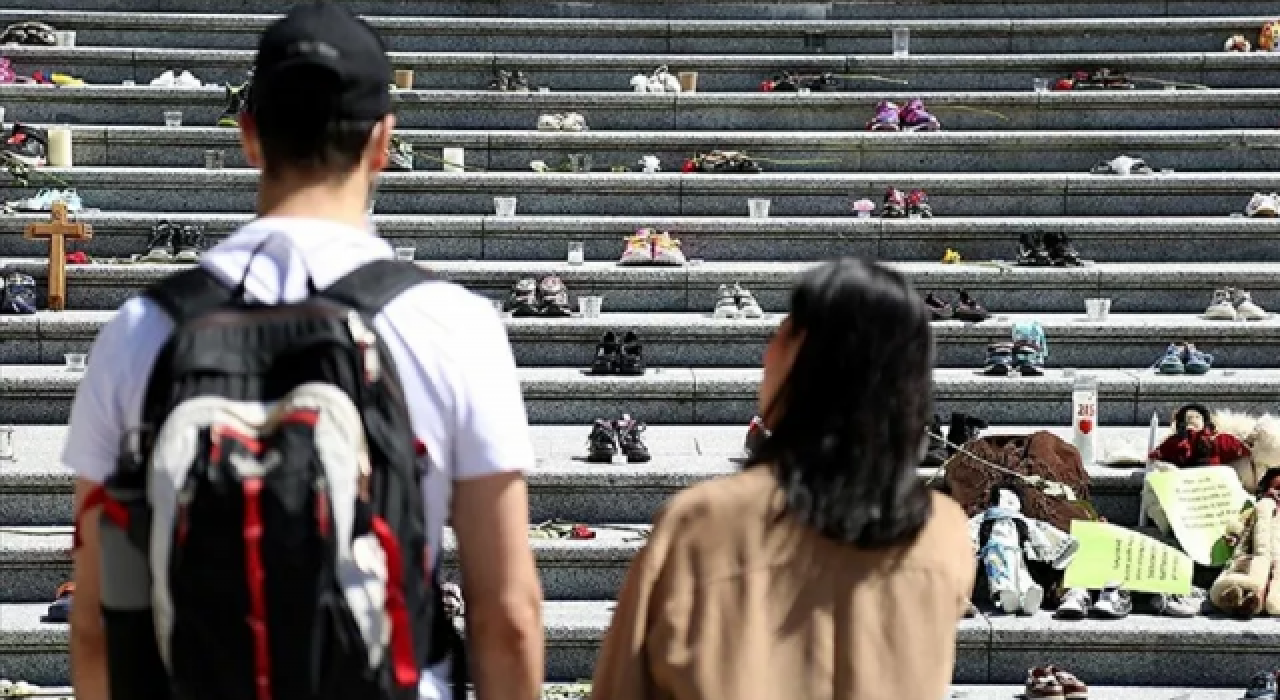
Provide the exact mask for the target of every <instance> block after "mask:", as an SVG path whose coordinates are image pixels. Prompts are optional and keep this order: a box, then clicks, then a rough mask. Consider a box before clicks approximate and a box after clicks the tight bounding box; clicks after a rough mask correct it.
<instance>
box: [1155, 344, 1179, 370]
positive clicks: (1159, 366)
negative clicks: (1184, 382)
mask: <svg viewBox="0 0 1280 700" xmlns="http://www.w3.org/2000/svg"><path fill="white" fill-rule="evenodd" d="M1185 350H1186V346H1184V345H1183V344H1181V343H1170V344H1169V347H1168V348H1166V349H1165V351H1164V357H1162V358H1160V359H1159V360H1158V361H1156V370H1157V371H1158V372H1160V374H1182V373H1183V372H1185V371H1186V367H1185V366H1184V365H1183V364H1182V354H1183V352H1184V351H1185Z"/></svg>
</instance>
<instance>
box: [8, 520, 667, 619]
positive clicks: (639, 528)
mask: <svg viewBox="0 0 1280 700" xmlns="http://www.w3.org/2000/svg"><path fill="white" fill-rule="evenodd" d="M591 527H592V529H593V530H595V532H596V538H595V539H592V540H543V539H532V540H530V544H531V545H532V547H533V554H534V558H535V559H536V561H537V566H538V574H539V577H540V578H541V580H542V592H543V595H544V596H545V597H546V598H547V600H558V601H559V600H612V599H614V598H615V597H616V596H617V595H618V591H619V590H620V589H621V588H622V581H623V578H624V577H625V576H626V573H627V567H628V566H630V564H631V559H632V558H633V557H635V555H636V553H637V552H639V551H640V548H641V547H642V546H644V543H645V541H646V539H647V537H648V532H649V529H650V528H649V526H648V525H609V524H595V523H593V524H592V526H591ZM441 556H442V557H443V559H442V566H443V571H442V573H443V575H444V577H445V579H446V580H449V581H458V580H460V578H461V576H460V573H459V571H458V569H457V566H458V543H457V539H456V537H455V536H454V534H453V532H452V531H451V530H450V531H447V532H446V533H445V538H444V544H443V546H442V549H441ZM70 579H71V527H70V526H69V525H68V526H44V527H6V526H0V603H24V602H39V601H46V602H47V601H48V600H50V599H51V598H52V596H53V592H54V591H56V590H57V588H58V586H60V585H62V584H63V583H65V582H66V581H68V580H70Z"/></svg>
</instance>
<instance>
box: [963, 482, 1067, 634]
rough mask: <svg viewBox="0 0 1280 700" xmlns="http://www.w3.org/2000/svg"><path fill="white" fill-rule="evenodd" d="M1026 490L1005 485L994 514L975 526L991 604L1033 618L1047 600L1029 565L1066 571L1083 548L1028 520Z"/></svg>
mask: <svg viewBox="0 0 1280 700" xmlns="http://www.w3.org/2000/svg"><path fill="white" fill-rule="evenodd" d="M1019 490H1020V489H1019V488H1018V487H1017V486H1016V485H1013V484H1009V483H1004V484H1000V485H997V486H996V487H995V488H993V489H992V490H991V494H990V498H989V499H988V503H989V505H988V508H987V509H986V510H985V511H983V512H981V513H979V514H977V515H975V516H973V517H972V518H971V519H970V520H969V537H970V538H971V539H972V540H973V544H974V547H975V549H976V550H977V552H978V559H979V560H980V562H981V564H982V573H983V574H985V575H986V579H987V590H988V591H989V592H990V594H991V600H992V602H993V603H995V604H996V606H997V607H999V608H1000V610H1002V611H1004V612H1005V613H1021V614H1024V615H1032V614H1034V613H1035V612H1036V611H1037V610H1039V609H1040V603H1041V602H1042V601H1043V600H1044V587H1043V586H1041V585H1040V584H1038V583H1036V582H1035V580H1034V579H1033V578H1032V577H1031V572H1030V570H1029V569H1028V567H1027V564H1028V562H1044V563H1048V564H1050V565H1052V567H1053V568H1054V569H1057V570H1059V571H1061V570H1063V569H1066V568H1067V565H1068V564H1070V563H1071V557H1072V556H1073V555H1074V554H1075V552H1076V549H1077V548H1079V543H1078V542H1077V541H1076V540H1075V538H1073V537H1072V536H1071V535H1068V534H1067V533H1065V532H1063V531H1062V530H1059V529H1058V528H1056V527H1054V526H1052V525H1050V524H1049V523H1046V522H1044V521H1041V520H1032V519H1031V518H1028V517H1026V516H1024V515H1023V514H1022V500H1021V499H1020V498H1019V497H1018V491H1019Z"/></svg>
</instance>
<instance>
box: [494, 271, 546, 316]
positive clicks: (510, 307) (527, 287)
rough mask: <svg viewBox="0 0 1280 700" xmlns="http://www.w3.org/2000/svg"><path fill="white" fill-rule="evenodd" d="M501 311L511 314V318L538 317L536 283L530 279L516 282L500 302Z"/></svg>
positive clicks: (526, 278)
mask: <svg viewBox="0 0 1280 700" xmlns="http://www.w3.org/2000/svg"><path fill="white" fill-rule="evenodd" d="M502 310H503V311H509V312H511V315H512V316H515V317H517V318H524V317H529V316H537V315H538V282H537V281H536V280H534V279H533V278H532V277H525V278H522V279H520V280H518V281H517V282H516V283H515V284H514V285H512V286H511V291H510V292H508V293H507V299H506V301H504V302H502Z"/></svg>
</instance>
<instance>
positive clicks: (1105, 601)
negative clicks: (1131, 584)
mask: <svg viewBox="0 0 1280 700" xmlns="http://www.w3.org/2000/svg"><path fill="white" fill-rule="evenodd" d="M1132 611H1133V601H1132V600H1131V599H1130V598H1129V592H1128V591H1125V590H1121V588H1120V584H1118V583H1112V584H1110V585H1108V586H1107V587H1106V588H1104V589H1102V592H1101V593H1099V594H1098V602H1096V603H1094V604H1093V614H1094V615H1095V616H1097V617H1102V618H1106V619H1108V620H1119V619H1121V618H1125V617H1128V616H1129V613H1130V612H1132Z"/></svg>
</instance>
